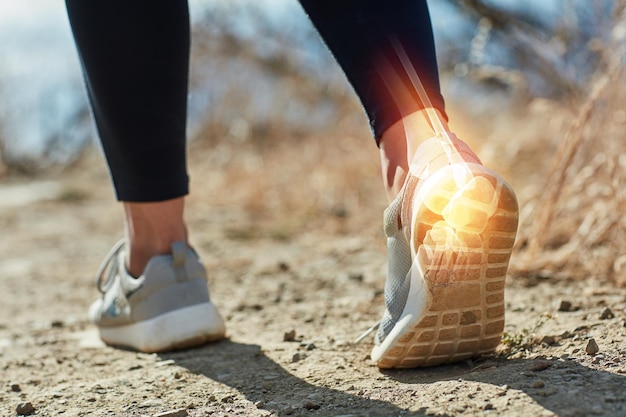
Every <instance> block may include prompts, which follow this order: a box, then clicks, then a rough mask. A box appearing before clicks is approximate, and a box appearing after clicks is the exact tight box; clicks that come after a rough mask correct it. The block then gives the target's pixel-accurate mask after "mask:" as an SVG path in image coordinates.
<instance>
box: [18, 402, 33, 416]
mask: <svg viewBox="0 0 626 417" xmlns="http://www.w3.org/2000/svg"><path fill="white" fill-rule="evenodd" d="M15 411H17V415H19V416H27V415H29V414H32V413H34V412H35V407H33V404H31V403H30V402H27V403H19V404H18V405H17V407H15Z"/></svg>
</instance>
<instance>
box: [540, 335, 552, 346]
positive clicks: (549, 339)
mask: <svg viewBox="0 0 626 417" xmlns="http://www.w3.org/2000/svg"><path fill="white" fill-rule="evenodd" d="M539 343H541V344H544V343H545V344H546V345H553V344H555V343H556V337H554V336H543V337H542V338H541V340H540V341H539Z"/></svg>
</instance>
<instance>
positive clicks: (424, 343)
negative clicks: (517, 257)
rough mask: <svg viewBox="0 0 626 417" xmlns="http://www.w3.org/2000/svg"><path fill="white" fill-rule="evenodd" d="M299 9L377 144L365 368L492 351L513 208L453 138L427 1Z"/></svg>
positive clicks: (310, 2)
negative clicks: (382, 251) (378, 184)
mask: <svg viewBox="0 0 626 417" xmlns="http://www.w3.org/2000/svg"><path fill="white" fill-rule="evenodd" d="M301 3H302V4H303V5H304V7H305V9H306V11H307V12H308V13H309V16H310V17H311V19H312V20H313V22H314V24H315V26H316V27H317V28H318V30H319V32H320V34H321V35H322V37H323V38H324V40H325V41H326V43H327V45H328V46H329V48H330V49H331V51H332V52H333V54H334V55H335V57H336V58H337V61H338V62H339V64H340V65H341V66H342V68H343V69H344V72H345V73H346V76H347V78H348V80H349V81H350V82H351V84H352V85H353V87H354V89H355V91H356V93H357V94H358V95H359V98H360V99H361V102H362V103H363V106H364V107H365V110H366V112H367V114H368V116H369V119H370V123H371V126H372V129H373V132H374V137H375V138H376V139H377V142H378V144H379V146H380V152H381V161H382V169H383V180H384V184H385V188H386V190H387V195H388V198H389V200H390V205H389V207H388V208H387V210H386V211H385V233H386V235H387V238H388V239H387V242H388V256H389V261H388V274H387V283H386V285H385V307H386V309H385V312H384V315H383V319H382V320H381V322H380V326H379V329H378V333H377V335H376V341H375V342H376V345H375V347H374V349H373V350H372V359H373V360H374V361H375V362H376V363H377V365H378V366H379V367H381V368H390V367H403V368H406V367H417V366H429V365H436V364H439V363H444V362H454V361H459V360H464V359H467V358H471V357H473V356H478V355H481V354H483V353H488V352H492V351H493V349H495V347H496V346H497V345H498V343H499V341H500V337H501V334H502V330H503V326H504V320H503V319H504V303H503V301H504V278H505V275H506V267H507V265H508V260H509V257H510V254H511V250H512V247H513V242H514V238H515V231H516V228H517V216H518V212H517V203H516V201H515V196H514V194H513V192H512V190H511V189H510V187H508V185H507V184H506V183H505V182H504V181H503V180H502V179H501V178H500V177H498V176H497V174H495V173H493V172H491V171H489V170H488V169H486V168H484V167H482V166H481V165H480V161H479V159H478V157H477V156H476V155H475V154H474V153H473V152H472V151H471V149H469V148H468V147H467V145H465V144H464V143H463V142H462V141H460V140H459V139H458V138H456V136H455V135H454V134H452V133H451V132H449V131H448V127H447V123H446V121H447V117H446V114H445V109H444V102H443V97H442V96H441V93H440V91H439V80H438V73H437V63H436V59H435V50H434V42H433V36H432V29H431V24H430V18H429V15H428V8H427V6H426V1H425V0H423V1H419V0H397V1H393V2H390V3H387V4H382V3H381V2H377V1H374V0H340V1H321V0H301ZM397 47H399V49H401V50H403V51H404V52H405V53H406V59H405V58H404V55H402V54H401V53H400V52H398V48H397ZM413 72H415V73H417V75H418V76H419V79H420V80H421V82H422V83H423V84H424V87H425V88H424V90H425V93H426V97H427V99H424V97H423V96H420V95H419V94H418V93H417V89H416V88H415V83H414V81H415V80H414V78H415V77H414V76H413ZM412 77H413V78H412ZM429 111H430V114H431V115H433V114H434V116H432V117H430V116H429Z"/></svg>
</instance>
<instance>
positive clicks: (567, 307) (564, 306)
mask: <svg viewBox="0 0 626 417" xmlns="http://www.w3.org/2000/svg"><path fill="white" fill-rule="evenodd" d="M558 310H559V311H572V303H571V302H570V301H567V300H561V301H560V302H559V308H558Z"/></svg>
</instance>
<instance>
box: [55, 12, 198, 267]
mask: <svg viewBox="0 0 626 417" xmlns="http://www.w3.org/2000/svg"><path fill="white" fill-rule="evenodd" d="M66 4H67V10H68V15H69V18H70V22H71V25H72V30H73V33H74V38H75V40H76V45H77V47H78V50H79V53H80V57H81V61H82V64H83V70H84V75H85V80H86V84H87V88H88V94H89V99H90V101H91V104H92V109H93V113H94V117H95V120H96V124H97V127H98V132H99V134H100V138H101V141H102V146H103V149H104V152H105V155H106V158H107V162H108V164H109V168H110V172H111V176H112V179H113V184H114V186H115V190H116V195H117V198H118V200H120V201H122V202H123V205H124V213H125V220H126V221H125V225H126V237H127V239H128V244H129V250H128V251H127V256H128V259H127V267H128V269H129V271H130V272H131V274H133V275H135V276H139V275H140V274H141V273H142V272H143V269H144V267H145V265H146V263H147V262H148V260H149V259H150V258H151V257H152V256H154V255H159V254H164V253H168V252H169V251H170V250H171V249H170V245H171V243H173V242H176V241H181V240H182V241H186V240H187V235H186V230H185V225H184V221H183V205H184V203H183V196H184V195H185V194H187V192H188V177H187V171H186V160H185V158H186V155H185V134H186V132H185V129H186V103H187V101H186V100H187V77H188V75H187V74H188V58H189V17H188V10H187V4H186V2H183V1H176V2H165V3H163V4H159V5H158V6H157V5H154V4H153V3H152V2H148V1H137V0H134V1H119V0H113V1H103V0H98V1H90V2H84V1H80V0H67V2H66Z"/></svg>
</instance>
